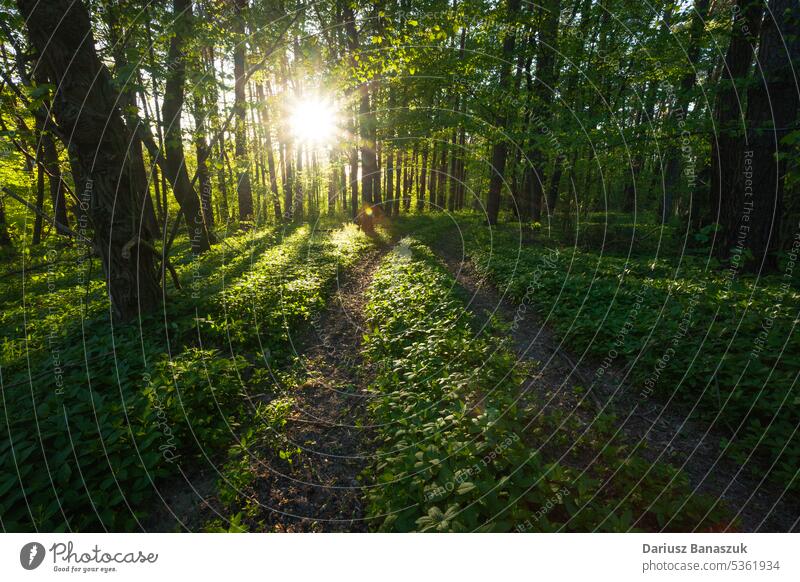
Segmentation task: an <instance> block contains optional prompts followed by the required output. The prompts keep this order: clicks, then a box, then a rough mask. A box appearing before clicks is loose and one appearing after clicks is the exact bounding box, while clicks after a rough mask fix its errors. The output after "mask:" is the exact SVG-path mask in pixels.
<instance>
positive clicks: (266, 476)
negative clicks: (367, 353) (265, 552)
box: [254, 249, 385, 532]
mask: <svg viewBox="0 0 800 582" xmlns="http://www.w3.org/2000/svg"><path fill="white" fill-rule="evenodd" d="M384 252H385V249H380V250H376V251H373V252H372V253H371V254H369V255H368V256H366V257H365V258H364V260H362V261H361V262H360V263H359V264H358V265H357V266H356V267H355V268H354V269H352V270H351V271H350V272H348V273H346V274H345V275H344V277H342V278H341V279H339V280H338V281H337V290H336V292H335V294H334V295H333V297H331V299H330V301H329V302H328V307H327V308H326V309H325V310H324V311H323V312H322V313H321V315H320V316H319V317H318V318H315V319H313V320H312V324H311V326H309V329H308V330H307V331H305V332H303V333H302V334H300V335H298V336H295V337H293V338H292V340H293V341H292V343H293V346H294V349H295V350H296V352H297V353H299V354H302V356H303V358H304V364H305V368H306V372H307V377H308V380H307V381H306V383H305V384H304V385H303V386H302V387H301V388H300V389H299V390H297V391H296V392H294V393H293V394H292V396H293V397H294V400H295V405H294V407H293V408H294V412H293V414H292V416H291V417H290V418H289V420H288V423H287V425H286V427H285V433H284V434H285V439H286V440H285V447H286V448H287V449H296V448H299V449H300V450H301V453H300V454H298V455H297V456H295V457H293V459H292V462H291V464H289V463H287V462H286V461H285V460H282V459H280V458H277V456H273V457H272V458H270V459H268V461H267V462H265V463H263V464H261V465H260V467H259V470H258V472H257V475H258V478H257V481H256V483H255V485H254V489H255V498H256V499H257V500H258V503H259V504H260V505H261V507H262V508H263V509H262V511H261V512H260V513H261V514H262V515H261V517H262V521H261V523H263V524H264V526H265V529H266V530H267V531H293V532H309V531H311V532H320V531H349V532H353V531H355V532H360V531H367V524H366V522H365V521H364V518H363V515H364V507H363V506H362V497H363V495H362V490H361V484H360V483H359V480H358V478H359V475H360V474H361V472H362V471H363V469H364V467H365V464H366V461H367V459H368V454H369V451H368V450H366V448H365V447H367V446H368V441H369V435H368V434H366V431H365V430H364V429H362V428H360V424H361V423H360V420H361V418H362V416H363V414H364V409H365V406H366V403H367V401H368V396H367V394H366V392H365V388H366V386H367V385H368V384H369V381H370V377H371V374H370V371H369V369H367V368H365V367H364V366H363V365H362V362H361V359H360V354H359V353H360V345H361V340H362V337H363V335H364V320H363V313H364V302H365V297H364V292H365V290H366V288H367V287H368V285H369V283H370V281H371V280H372V274H373V272H374V271H375V269H376V268H377V266H378V263H379V262H380V259H381V257H382V256H383V254H384Z"/></svg>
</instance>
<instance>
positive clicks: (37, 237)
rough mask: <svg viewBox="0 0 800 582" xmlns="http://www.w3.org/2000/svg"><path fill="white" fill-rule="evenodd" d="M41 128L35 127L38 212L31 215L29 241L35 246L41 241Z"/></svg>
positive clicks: (42, 170) (42, 204) (42, 201)
mask: <svg viewBox="0 0 800 582" xmlns="http://www.w3.org/2000/svg"><path fill="white" fill-rule="evenodd" d="M40 135H41V129H40V128H39V127H38V124H37V128H36V134H35V139H36V163H35V164H34V170H35V171H36V208H37V209H38V210H39V212H37V213H35V215H34V217H33V240H32V241H31V243H32V244H33V245H34V246H35V245H38V244H39V243H40V242H42V214H43V212H44V161H43V159H42V158H43V157H44V155H43V152H42V142H41V139H40V138H39V136H40Z"/></svg>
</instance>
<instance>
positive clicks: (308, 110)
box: [289, 96, 338, 144]
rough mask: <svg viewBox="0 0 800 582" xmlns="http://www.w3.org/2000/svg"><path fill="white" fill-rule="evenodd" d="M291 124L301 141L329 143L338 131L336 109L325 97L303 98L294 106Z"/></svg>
mask: <svg viewBox="0 0 800 582" xmlns="http://www.w3.org/2000/svg"><path fill="white" fill-rule="evenodd" d="M289 124H290V127H291V130H292V133H293V134H294V137H295V138H296V139H298V140H299V141H302V142H311V143H317V144H322V143H328V142H330V141H331V140H333V139H334V138H335V137H336V133H337V131H338V119H337V114H336V107H335V106H334V104H333V102H332V101H331V100H330V99H325V98H324V97H320V96H308V97H303V98H301V99H299V100H298V101H297V102H295V103H294V105H293V106H292V109H291V113H290V117H289Z"/></svg>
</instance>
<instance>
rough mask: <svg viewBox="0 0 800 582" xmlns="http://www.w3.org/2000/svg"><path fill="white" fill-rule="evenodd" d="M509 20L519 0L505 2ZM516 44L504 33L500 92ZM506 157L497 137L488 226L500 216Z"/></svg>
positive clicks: (501, 121)
mask: <svg viewBox="0 0 800 582" xmlns="http://www.w3.org/2000/svg"><path fill="white" fill-rule="evenodd" d="M506 7H507V10H508V15H509V20H510V21H511V22H513V21H514V20H515V19H516V15H517V12H519V7H520V0H506ZM515 43H516V32H515V30H514V28H512V29H511V30H510V31H508V32H506V34H505V37H504V38H503V49H502V54H501V57H502V64H501V65H500V80H499V85H500V88H501V90H502V89H507V88H508V87H510V83H511V60H512V59H513V57H514V46H515ZM506 123H507V114H506V112H505V111H502V110H501V111H500V113H499V115H498V120H497V123H496V125H497V126H498V127H499V128H501V129H502V128H505V126H506ZM507 156H508V144H507V143H506V140H505V138H503V137H498V138H497V140H496V141H495V143H494V144H493V145H492V153H491V156H490V159H489V163H490V169H489V171H490V172H491V178H490V180H489V193H488V196H487V203H486V213H487V220H488V222H489V224H497V217H498V216H499V214H500V192H501V190H502V187H503V179H504V177H503V174H504V173H505V169H506V157H507Z"/></svg>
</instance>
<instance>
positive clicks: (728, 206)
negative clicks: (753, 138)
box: [709, 0, 763, 260]
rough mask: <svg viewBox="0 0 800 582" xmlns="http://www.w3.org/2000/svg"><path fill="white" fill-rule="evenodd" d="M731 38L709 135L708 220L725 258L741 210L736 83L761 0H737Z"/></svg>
mask: <svg viewBox="0 0 800 582" xmlns="http://www.w3.org/2000/svg"><path fill="white" fill-rule="evenodd" d="M736 7H737V8H738V9H737V10H736V11H735V12H734V18H733V24H732V27H731V38H730V43H729V45H728V50H727V52H726V54H725V63H724V65H723V70H722V75H721V79H720V85H721V87H720V89H719V91H718V93H717V102H716V111H715V126H716V127H715V129H716V132H715V134H714V135H713V136H712V139H711V192H710V200H709V204H710V208H711V222H718V223H719V224H720V225H722V226H723V229H724V230H723V231H722V232H721V233H720V238H719V241H718V243H717V244H716V254H717V256H718V258H720V259H723V260H724V259H726V258H727V257H728V255H729V253H730V250H731V247H732V246H733V244H734V241H735V240H736V231H737V230H738V221H739V218H738V217H739V215H740V214H741V210H742V201H743V198H742V195H741V192H740V189H741V183H740V175H739V173H740V171H741V157H742V151H743V148H742V146H741V143H742V141H743V140H744V127H743V123H742V120H743V117H744V111H743V110H742V107H743V103H744V101H745V99H744V97H745V94H744V93H743V92H742V91H741V87H737V84H738V83H740V82H741V80H742V79H743V78H744V77H745V76H746V75H747V73H748V71H749V70H750V66H751V64H752V62H753V50H754V46H755V44H756V42H757V38H758V31H759V28H760V25H761V15H762V13H763V4H762V2H761V0H737V3H736Z"/></svg>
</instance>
